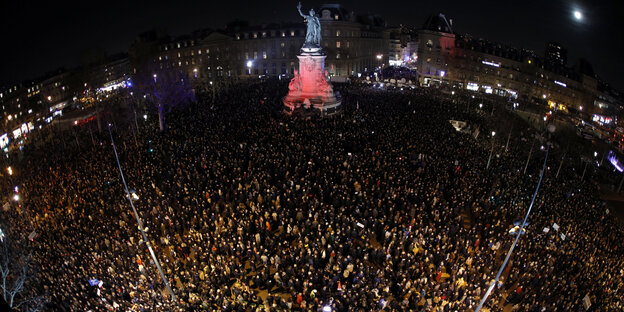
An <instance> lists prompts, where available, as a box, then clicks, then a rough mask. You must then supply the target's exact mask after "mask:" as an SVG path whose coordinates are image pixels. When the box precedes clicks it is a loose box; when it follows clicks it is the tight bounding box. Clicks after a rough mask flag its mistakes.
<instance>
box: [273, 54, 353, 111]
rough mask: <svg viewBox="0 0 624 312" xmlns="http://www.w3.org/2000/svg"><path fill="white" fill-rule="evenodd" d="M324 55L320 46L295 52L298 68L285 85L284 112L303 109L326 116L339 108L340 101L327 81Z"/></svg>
mask: <svg viewBox="0 0 624 312" xmlns="http://www.w3.org/2000/svg"><path fill="white" fill-rule="evenodd" d="M326 57H327V55H325V53H323V50H322V49H320V48H307V47H304V48H302V49H301V53H300V54H299V55H297V58H298V59H299V71H295V77H293V79H292V80H291V81H290V84H289V86H288V95H286V96H285V97H284V98H283V100H282V101H283V102H284V113H286V114H289V115H290V114H293V113H295V112H296V111H298V110H306V111H308V112H316V113H318V114H320V115H321V116H328V115H333V114H336V113H338V112H339V111H340V108H341V104H342V101H341V99H340V98H339V97H337V96H336V94H335V93H334V89H333V88H332V86H331V85H330V84H329V82H328V81H327V72H326V71H325V58H326Z"/></svg>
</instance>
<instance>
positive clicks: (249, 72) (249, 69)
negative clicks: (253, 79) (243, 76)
mask: <svg viewBox="0 0 624 312" xmlns="http://www.w3.org/2000/svg"><path fill="white" fill-rule="evenodd" d="M252 66H253V62H252V61H251V60H249V61H247V74H248V75H251V67H252Z"/></svg>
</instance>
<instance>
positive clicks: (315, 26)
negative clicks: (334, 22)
mask: <svg viewBox="0 0 624 312" xmlns="http://www.w3.org/2000/svg"><path fill="white" fill-rule="evenodd" d="M297 11H299V15H301V17H303V18H304V19H305V22H306V23H307V24H308V29H307V30H306V37H305V43H304V44H303V47H304V48H321V22H320V21H319V18H318V16H316V13H315V12H314V9H310V15H305V14H303V13H301V2H299V4H298V5H297Z"/></svg>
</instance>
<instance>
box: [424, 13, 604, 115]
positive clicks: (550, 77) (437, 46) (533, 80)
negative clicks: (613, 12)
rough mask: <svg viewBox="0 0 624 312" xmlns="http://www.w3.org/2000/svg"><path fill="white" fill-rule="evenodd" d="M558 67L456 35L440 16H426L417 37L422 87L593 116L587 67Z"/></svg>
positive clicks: (519, 51)
mask: <svg viewBox="0 0 624 312" xmlns="http://www.w3.org/2000/svg"><path fill="white" fill-rule="evenodd" d="M559 55H560V56H561V55H562V54H561V53H560V54H559ZM560 58H561V57H560ZM561 62H563V61H562V60H560V59H559V60H558V61H556V62H553V61H552V60H547V59H545V58H540V57H537V56H536V55H535V53H534V52H532V51H529V50H525V49H517V48H514V47H510V46H507V45H504V44H500V43H493V42H489V41H487V40H483V39H473V38H472V37H470V36H468V35H459V34H456V33H454V32H453V30H452V28H451V23H449V22H448V21H447V19H446V17H445V16H444V15H443V14H439V15H434V16H431V17H430V18H429V19H428V20H427V22H426V23H425V25H424V27H423V29H421V30H420V31H419V32H418V61H417V69H418V71H419V74H420V83H421V84H422V85H425V86H429V85H434V84H449V85H451V86H453V87H457V88H462V89H468V90H472V91H478V92H483V93H487V94H497V95H500V96H508V97H510V98H513V99H517V98H521V99H523V100H528V101H536V102H540V103H544V104H547V105H549V106H550V107H551V108H552V109H562V110H568V109H572V110H576V111H579V112H583V111H591V110H593V107H594V105H593V103H594V99H595V98H596V96H597V94H598V90H597V85H598V80H597V79H596V77H595V76H594V74H593V71H592V70H591V69H589V70H588V69H587V67H589V68H591V66H589V65H588V64H586V65H585V66H580V67H582V68H578V67H579V66H577V68H568V67H565V66H563V65H561ZM580 63H582V62H580ZM583 68H585V69H583Z"/></svg>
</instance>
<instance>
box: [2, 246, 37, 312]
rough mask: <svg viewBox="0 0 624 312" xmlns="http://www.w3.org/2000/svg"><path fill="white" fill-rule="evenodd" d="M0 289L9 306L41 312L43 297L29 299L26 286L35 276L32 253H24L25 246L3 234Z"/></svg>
mask: <svg viewBox="0 0 624 312" xmlns="http://www.w3.org/2000/svg"><path fill="white" fill-rule="evenodd" d="M0 245H2V246H0V279H1V280H0V288H1V290H2V296H3V298H4V300H5V302H6V303H7V304H8V306H9V307H10V308H12V309H19V310H20V311H39V310H40V309H41V308H42V306H43V297H42V296H34V297H28V296H26V295H25V293H24V289H25V288H24V285H25V283H26V282H27V281H28V280H30V279H31V278H32V277H33V276H34V274H33V272H32V270H30V264H31V253H30V252H28V253H27V254H26V253H25V252H22V251H23V250H24V248H23V246H22V245H23V244H21V243H18V242H16V241H12V240H9V239H8V238H7V237H6V236H4V234H1V241H0Z"/></svg>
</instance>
